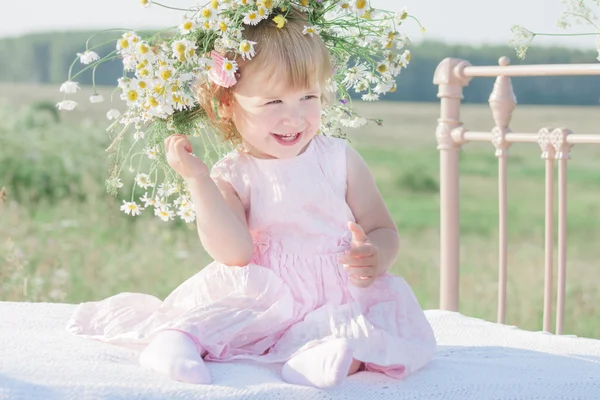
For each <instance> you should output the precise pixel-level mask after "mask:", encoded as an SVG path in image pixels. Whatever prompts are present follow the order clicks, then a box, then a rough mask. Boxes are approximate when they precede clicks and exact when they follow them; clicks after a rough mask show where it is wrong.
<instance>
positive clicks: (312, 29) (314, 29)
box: [302, 25, 321, 36]
mask: <svg viewBox="0 0 600 400" xmlns="http://www.w3.org/2000/svg"><path fill="white" fill-rule="evenodd" d="M320 32H321V29H320V28H319V27H318V26H314V25H312V26H306V25H304V30H303V31H302V34H303V35H310V36H313V35H318V34H319V33H320Z"/></svg>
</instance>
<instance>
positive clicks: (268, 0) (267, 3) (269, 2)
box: [262, 0, 273, 8]
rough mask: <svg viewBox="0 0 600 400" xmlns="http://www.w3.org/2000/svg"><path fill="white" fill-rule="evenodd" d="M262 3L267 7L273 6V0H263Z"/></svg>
mask: <svg viewBox="0 0 600 400" xmlns="http://www.w3.org/2000/svg"><path fill="white" fill-rule="evenodd" d="M262 5H263V7H265V8H273V0H262Z"/></svg>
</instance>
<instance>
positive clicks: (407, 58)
mask: <svg viewBox="0 0 600 400" xmlns="http://www.w3.org/2000/svg"><path fill="white" fill-rule="evenodd" d="M406 61H407V62H408V61H410V53H408V54H407V55H406Z"/></svg>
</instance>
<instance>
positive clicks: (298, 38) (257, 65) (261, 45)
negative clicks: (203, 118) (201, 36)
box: [196, 8, 332, 144]
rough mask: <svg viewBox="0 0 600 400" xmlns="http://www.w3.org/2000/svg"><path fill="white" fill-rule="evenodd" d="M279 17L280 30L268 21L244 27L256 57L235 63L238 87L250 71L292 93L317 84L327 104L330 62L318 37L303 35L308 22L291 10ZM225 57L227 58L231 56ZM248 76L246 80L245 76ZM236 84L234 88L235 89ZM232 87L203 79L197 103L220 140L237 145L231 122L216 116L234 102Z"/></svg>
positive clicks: (238, 59)
mask: <svg viewBox="0 0 600 400" xmlns="http://www.w3.org/2000/svg"><path fill="white" fill-rule="evenodd" d="M277 14H281V15H283V16H284V17H285V18H286V20H287V21H286V23H285V26H284V27H283V28H278V27H277V24H276V23H275V22H274V21H273V19H272V18H270V19H265V20H263V21H261V22H259V23H258V24H256V25H246V26H245V27H244V31H243V37H244V39H246V40H249V41H252V42H256V43H257V44H256V47H255V50H256V55H255V56H254V57H253V58H252V59H251V60H250V61H248V60H244V59H242V58H241V57H240V56H238V57H237V59H236V60H235V61H236V63H237V64H238V67H239V71H238V72H239V74H238V78H237V80H238V83H237V84H239V82H241V81H242V80H244V79H251V76H252V73H251V71H265V72H267V75H268V76H270V77H271V79H270V81H271V82H283V83H284V84H286V85H288V86H290V87H291V88H294V89H306V88H309V87H310V86H311V85H313V84H314V83H316V82H318V83H319V84H320V87H321V101H322V102H323V103H325V104H326V103H329V102H331V101H332V98H331V97H332V94H331V93H330V92H328V91H327V90H325V86H326V82H327V80H328V79H329V78H330V77H331V75H332V66H331V60H330V57H329V52H328V50H327V47H326V46H325V43H324V42H323V40H322V39H321V37H320V36H319V35H310V34H304V33H303V31H304V27H305V26H309V25H310V22H309V21H308V18H307V17H306V15H305V14H304V13H302V12H300V11H298V10H297V9H294V8H291V9H289V10H288V11H287V12H286V13H274V14H273V16H275V15H277ZM227 56H229V57H231V54H228V55H227ZM249 71H250V73H249V76H250V77H248V75H246V74H248V72H249ZM237 84H236V85H237ZM236 85H234V86H233V87H231V88H225V87H222V86H219V85H216V84H215V83H213V82H211V81H210V80H207V79H201V80H199V82H198V84H197V92H196V93H197V100H198V103H199V104H200V106H201V107H202V108H203V109H204V110H206V113H207V115H208V118H209V120H210V121H211V123H212V124H213V125H214V127H215V128H216V129H217V130H218V131H219V132H220V133H221V134H222V135H223V139H224V140H226V141H229V142H231V143H233V144H239V143H240V142H241V137H240V134H239V133H238V131H237V129H236V128H235V125H234V124H233V122H232V121H231V120H229V119H224V118H222V117H220V116H219V108H220V107H221V104H223V103H228V104H230V103H231V102H233V101H234V98H233V93H234V92H235V90H236Z"/></svg>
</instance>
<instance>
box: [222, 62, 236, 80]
mask: <svg viewBox="0 0 600 400" xmlns="http://www.w3.org/2000/svg"><path fill="white" fill-rule="evenodd" d="M237 70H238V66H237V63H236V62H235V60H229V59H227V58H225V59H224V60H223V71H224V72H225V73H226V74H227V75H228V76H230V77H233V76H235V73H236V71H237Z"/></svg>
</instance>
